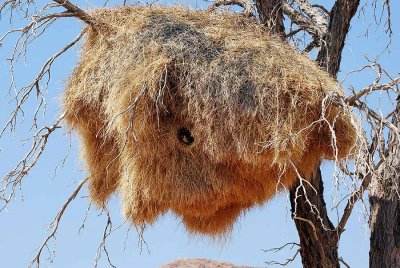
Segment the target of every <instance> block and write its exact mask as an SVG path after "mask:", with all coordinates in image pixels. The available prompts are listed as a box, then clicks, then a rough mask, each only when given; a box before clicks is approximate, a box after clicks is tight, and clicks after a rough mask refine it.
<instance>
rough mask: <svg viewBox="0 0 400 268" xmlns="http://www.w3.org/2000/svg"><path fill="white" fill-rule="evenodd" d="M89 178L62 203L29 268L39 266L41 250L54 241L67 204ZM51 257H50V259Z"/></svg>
mask: <svg viewBox="0 0 400 268" xmlns="http://www.w3.org/2000/svg"><path fill="white" fill-rule="evenodd" d="M88 179H89V178H85V179H83V180H82V181H81V182H80V183H79V184H78V187H76V189H75V190H74V191H73V192H72V194H71V195H70V197H69V198H68V199H67V201H66V202H65V203H64V205H63V206H62V207H61V210H60V211H59V212H58V213H57V215H56V217H55V219H54V220H53V221H52V222H51V224H50V228H51V227H52V228H53V229H52V231H51V233H50V235H49V236H47V238H46V239H45V240H44V241H43V243H42V245H41V246H40V247H39V248H38V250H37V254H36V256H35V258H34V259H33V260H32V261H31V263H30V265H29V267H32V266H33V265H35V264H36V267H39V266H40V258H41V255H42V252H43V249H45V248H48V242H49V241H50V239H56V233H57V231H58V227H59V226H60V222H61V219H62V217H63V215H64V212H65V210H66V209H67V207H68V206H69V204H70V203H71V202H72V200H74V199H75V198H76V196H77V195H78V193H79V191H80V190H81V189H82V186H83V185H85V183H86V182H87V181H88ZM51 258H52V256H50V259H51Z"/></svg>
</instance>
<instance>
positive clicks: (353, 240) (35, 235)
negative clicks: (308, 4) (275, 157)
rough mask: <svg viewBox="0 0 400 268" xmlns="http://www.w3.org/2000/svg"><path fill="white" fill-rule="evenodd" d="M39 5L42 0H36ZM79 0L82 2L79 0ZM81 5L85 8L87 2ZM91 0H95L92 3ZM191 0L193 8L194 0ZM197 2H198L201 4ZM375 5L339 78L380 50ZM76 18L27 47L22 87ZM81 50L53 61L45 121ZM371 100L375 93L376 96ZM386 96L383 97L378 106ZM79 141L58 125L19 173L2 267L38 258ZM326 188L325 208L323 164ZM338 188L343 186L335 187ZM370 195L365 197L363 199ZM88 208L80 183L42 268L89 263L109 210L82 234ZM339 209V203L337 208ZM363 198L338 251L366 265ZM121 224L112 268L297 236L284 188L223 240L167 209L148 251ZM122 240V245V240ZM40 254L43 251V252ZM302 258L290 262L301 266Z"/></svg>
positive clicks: (255, 250)
mask: <svg viewBox="0 0 400 268" xmlns="http://www.w3.org/2000/svg"><path fill="white" fill-rule="evenodd" d="M39 2H43V1H39ZM82 2H83V1H82ZM84 3H85V4H81V6H83V7H90V6H91V5H89V4H88V3H86V1H85V2H84ZM91 3H93V2H91ZM192 5H195V4H193V3H192ZM199 5H201V4H199ZM371 5H372V3H367V7H366V13H365V14H361V15H360V16H357V17H356V18H355V19H354V21H353V23H352V28H351V31H350V34H349V37H348V41H347V43H346V47H345V49H344V52H343V60H342V68H341V73H340V75H339V78H343V77H344V74H345V73H347V72H349V71H351V70H353V69H356V68H359V67H361V66H363V65H365V64H366V60H365V58H364V56H366V55H368V57H369V58H370V59H374V58H375V57H376V56H377V55H379V54H380V52H381V51H382V50H383V49H384V48H385V46H386V45H387V43H388V37H387V35H386V34H384V33H383V28H384V26H383V25H382V26H378V27H376V26H375V25H374V22H373V16H372V14H371V13H370V10H371V8H372V7H371ZM399 12H400V3H399V2H398V1H393V3H392V19H393V21H392V24H393V32H394V33H393V37H392V44H391V45H390V53H385V54H384V55H382V56H381V57H380V58H379V62H380V63H381V64H382V65H383V66H384V67H385V68H386V69H387V70H388V71H389V72H391V73H393V74H396V73H398V72H399V70H400V68H399V67H400V63H399V62H400V61H399V60H400V55H399V52H400V51H399V49H398V47H399V41H400V31H399V30H400V29H399V27H400V14H399ZM81 26H82V25H81V24H80V23H79V22H77V21H75V20H74V19H65V20H60V21H59V22H57V23H56V24H55V25H53V26H52V27H51V28H50V29H49V31H48V33H46V34H45V36H43V37H42V38H40V39H38V40H37V41H36V42H34V43H32V44H31V46H30V49H29V53H28V56H27V61H26V63H24V62H22V63H21V64H18V65H17V68H16V75H17V78H18V83H19V85H20V86H21V85H24V84H26V83H27V82H29V81H30V80H32V78H33V77H34V75H35V74H36V73H37V72H38V70H39V68H40V66H41V64H42V63H43V62H44V61H45V60H46V59H47V58H48V57H49V56H50V55H52V54H53V53H55V52H57V51H58V50H59V49H60V48H62V47H63V45H64V44H66V43H67V42H68V41H69V40H71V39H73V38H74V37H75V36H76V35H77V34H78V33H79V31H80V28H81ZM8 28H9V25H8V22H7V21H6V20H1V22H0V33H3V32H4V31H5V30H7V29H8ZM11 44H12V39H10V40H9V41H8V42H5V43H4V44H3V46H1V47H0V57H1V59H2V62H1V65H0V85H1V91H0V92H1V98H0V105H1V107H2V113H1V114H0V125H1V126H2V125H3V124H4V122H5V121H6V120H7V118H8V116H9V112H10V111H11V108H12V107H13V105H14V104H13V103H12V102H11V103H9V102H8V101H9V99H10V96H9V95H8V84H9V82H10V80H9V77H8V66H7V62H6V61H5V60H3V59H5V58H7V57H8V52H9V51H10V49H11ZM78 51H79V50H78V49H77V48H74V49H72V50H70V51H69V52H68V53H66V54H65V55H63V56H62V57H61V58H60V59H58V60H57V61H56V63H55V64H54V66H53V72H52V80H51V81H52V82H51V84H50V88H49V90H48V92H47V102H48V109H47V116H46V119H45V121H46V122H51V121H52V120H54V119H55V118H56V117H57V115H58V114H59V105H60V102H59V96H60V94H61V93H62V91H63V89H64V85H65V81H66V80H67V79H68V76H69V75H70V74H71V71H72V69H73V67H74V65H75V63H76V61H77V58H78ZM372 79H373V77H372V78H371V73H368V72H365V73H362V74H358V75H353V76H351V77H350V78H349V79H347V80H346V82H345V86H346V87H348V85H352V86H354V87H355V88H361V87H363V86H366V85H368V83H369V82H370V81H372ZM372 101H373V103H374V105H378V104H379V100H372ZM35 104H37V100H36V99H32V100H29V101H28V103H27V106H26V114H29V111H32V110H33V109H34V107H35ZM387 106H388V103H385V102H383V103H381V107H382V109H383V110H384V109H385V108H386V107H387ZM28 122H29V116H27V118H26V121H25V123H22V124H21V125H20V126H19V128H18V130H17V131H16V132H15V133H10V132H7V133H6V135H5V136H4V137H3V138H2V139H0V148H2V151H0V175H1V177H2V176H4V175H5V174H6V172H7V171H8V170H9V169H10V168H11V167H12V166H13V165H15V164H16V163H17V161H18V160H19V159H20V158H21V157H22V156H23V154H24V153H25V152H26V150H27V149H28V146H29V143H27V144H26V145H25V146H23V142H22V140H23V139H24V138H27V137H29V134H28V132H27V131H28V130H29V125H28V124H27V123H28ZM70 140H72V143H71V148H70V150H69V155H68V157H67V159H66V161H65V164H64V166H63V167H62V168H60V169H59V170H58V172H57V174H56V176H54V167H55V166H57V165H58V164H59V163H60V161H61V160H62V159H63V158H64V156H65V154H66V153H67V151H68V148H69V142H70ZM78 148H79V146H78V143H77V138H76V137H75V136H74V135H72V136H71V135H69V134H68V133H66V132H65V130H61V131H59V132H57V133H56V134H55V135H52V137H51V138H50V140H49V144H48V149H47V150H46V152H45V153H44V155H43V157H42V159H41V160H40V161H39V163H38V165H37V166H36V167H35V168H34V169H33V170H32V172H31V173H30V174H29V176H27V177H26V178H25V179H24V182H23V200H22V198H21V197H22V195H19V196H17V199H16V200H15V201H14V202H13V203H12V204H11V205H10V206H9V207H8V209H7V211H4V212H2V213H0V238H1V240H0V241H1V242H0V257H1V260H2V261H1V267H25V266H27V264H28V263H29V261H30V260H31V258H32V257H33V256H34V250H35V248H36V247H37V246H39V245H40V244H41V242H42V240H43V239H44V238H45V237H46V235H47V234H48V231H47V227H48V226H47V225H48V224H49V223H50V222H51V221H52V219H53V218H54V216H55V215H56V213H57V212H58V210H59V209H60V208H61V206H62V204H63V203H64V202H65V200H66V199H67V198H68V197H69V195H70V193H71V192H72V191H73V189H74V188H75V187H76V182H77V181H79V180H80V179H81V178H84V177H85V171H84V165H83V163H82V162H81V161H80V158H79V150H78ZM322 170H323V173H324V180H325V185H326V191H325V195H326V201H327V203H328V208H330V207H331V203H332V202H331V201H332V200H334V198H335V197H336V199H337V195H336V190H335V187H334V182H333V181H332V180H331V179H330V178H331V174H332V171H333V168H332V165H331V164H330V163H324V164H323V166H322ZM341 194H343V193H341ZM366 201H367V199H366ZM87 206H88V199H87V198H86V189H84V191H82V192H81V194H80V195H79V196H78V198H77V199H76V200H75V201H73V203H72V204H71V206H70V207H69V208H68V209H67V211H66V212H65V215H64V217H63V219H62V222H61V226H60V229H59V232H58V233H57V240H56V242H55V243H50V245H51V246H52V248H51V250H55V259H54V262H53V263H47V262H45V263H43V267H47V266H49V267H76V268H78V267H91V266H92V265H93V263H94V258H95V256H96V250H97V247H98V246H99V243H100V241H101V237H102V232H103V228H104V226H105V223H106V220H107V219H106V217H104V215H99V211H98V210H96V209H95V208H92V209H91V210H90V213H89V215H88V218H87V221H86V224H85V228H84V229H83V230H81V231H80V233H79V232H78V231H79V229H80V227H81V224H82V220H83V218H84V216H85V211H86V208H87ZM341 211H342V209H340V210H339V212H341ZM110 212H111V214H112V217H113V219H114V220H113V222H114V225H113V227H117V226H118V225H119V224H120V223H121V222H123V221H124V220H123V218H122V217H121V213H120V204H119V199H118V197H117V196H114V197H113V199H112V201H111V203H110ZM330 214H331V216H332V220H333V221H334V222H336V221H337V216H336V210H330ZM365 215H366V214H365V212H364V211H363V208H362V206H361V205H358V206H357V207H356V209H355V211H354V213H353V215H352V216H351V218H350V221H349V222H348V224H347V229H346V231H345V233H344V235H343V237H342V240H341V244H340V255H341V256H342V257H343V258H344V259H345V260H346V262H347V263H349V264H350V265H351V267H367V266H368V250H369V236H368V228H367V225H368V223H367V220H368V219H367V218H366V217H365ZM126 231H127V226H123V227H122V228H121V229H118V230H117V231H116V232H114V233H113V235H112V236H111V237H110V238H109V240H108V241H107V247H108V249H109V251H110V254H111V260H112V262H113V264H115V265H116V266H118V267H143V268H147V267H149V268H150V267H158V266H159V265H161V264H165V263H167V262H170V261H171V260H174V259H176V258H211V259H216V260H223V261H228V262H233V263H235V264H241V265H252V266H257V267H265V266H266V265H265V261H268V260H280V261H284V260H285V258H289V257H291V256H292V254H294V250H292V251H291V252H289V251H284V252H282V253H274V254H273V253H266V252H264V251H263V250H266V249H270V248H274V247H279V246H281V245H282V244H285V243H287V242H298V236H297V233H296V230H295V227H294V224H293V221H292V220H291V218H290V204H289V201H288V198H287V193H285V192H283V193H281V194H279V195H278V196H277V197H275V198H274V199H273V200H271V201H270V202H268V203H267V204H265V205H264V206H263V207H259V208H254V209H253V210H251V211H250V212H248V213H247V214H246V215H244V216H242V217H241V219H240V220H239V222H238V223H237V225H236V227H235V229H234V232H233V233H232V234H231V235H230V237H228V238H227V239H226V240H224V241H212V240H210V239H208V238H204V237H193V236H191V235H189V234H188V233H187V232H186V231H185V230H184V227H183V226H182V224H181V223H180V221H179V219H176V218H175V217H174V216H173V215H170V214H168V215H166V216H164V217H162V218H160V219H159V221H158V222H157V223H156V224H154V225H153V226H150V227H149V228H148V229H147V230H146V231H145V233H144V239H145V241H146V243H147V248H146V247H144V248H143V250H142V251H141V250H140V247H139V246H138V235H137V233H136V232H135V231H132V232H131V233H130V236H129V237H128V239H126ZM125 240H126V245H125V243H124V241H125ZM46 253H47V252H45V255H44V257H46ZM299 261H300V259H299V258H298V259H297V262H294V263H293V264H292V265H290V266H289V267H299V266H300V262H299ZM106 265H107V264H106V258H105V256H103V258H101V260H100V263H99V267H106Z"/></svg>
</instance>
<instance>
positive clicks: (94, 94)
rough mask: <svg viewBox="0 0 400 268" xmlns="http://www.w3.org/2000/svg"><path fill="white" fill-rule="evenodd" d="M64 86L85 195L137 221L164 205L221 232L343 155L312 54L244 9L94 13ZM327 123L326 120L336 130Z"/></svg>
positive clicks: (347, 135) (201, 228) (332, 88)
mask: <svg viewBox="0 0 400 268" xmlns="http://www.w3.org/2000/svg"><path fill="white" fill-rule="evenodd" d="M91 16H92V17H93V18H95V19H96V20H98V21H100V22H101V24H99V25H101V27H100V26H98V28H96V29H92V28H90V27H89V29H88V36H87V40H86V42H85V44H84V46H83V49H82V56H81V60H80V62H79V64H78V66H77V67H76V68H75V70H74V73H73V75H72V76H71V78H70V80H69V83H68V86H67V89H66V91H65V94H64V110H65V111H66V112H67V116H66V120H67V123H68V125H69V126H70V127H71V128H73V129H75V130H76V131H77V132H78V133H79V135H80V137H81V139H82V153H83V158H84V159H85V161H86V163H87V167H88V171H89V173H90V184H89V192H90V197H91V199H92V200H93V201H94V202H96V203H97V204H99V205H102V204H104V203H105V202H106V201H107V200H108V198H109V196H110V194H112V193H113V192H118V193H119V194H120V195H121V198H122V203H123V207H124V214H125V215H126V217H128V218H130V219H131V221H132V222H133V223H134V224H136V225H145V224H150V223H153V222H154V221H155V220H156V219H157V217H158V216H160V215H162V214H164V213H166V212H167V211H172V212H173V213H175V214H176V215H177V216H178V217H180V218H181V219H182V222H183V223H184V224H185V226H186V227H187V228H188V230H189V231H191V232H197V233H203V234H208V235H211V236H218V235H222V234H224V233H226V232H228V231H230V230H231V229H232V227H233V224H234V223H235V221H236V219H237V218H238V217H239V215H240V214H241V213H243V212H245V211H246V210H248V209H250V208H252V207H254V206H256V205H261V204H264V203H265V202H266V201H267V200H269V199H270V198H272V197H273V196H274V195H275V194H276V192H277V191H278V190H280V189H283V188H289V187H291V185H293V183H294V182H295V181H296V179H297V177H298V175H299V174H300V175H301V176H303V177H304V178H308V177H310V175H311V173H312V172H313V171H314V169H315V167H316V166H317V165H318V164H319V163H320V162H321V160H323V159H334V160H340V159H342V158H344V157H347V156H348V155H349V154H350V152H351V150H352V147H353V145H354V144H355V140H356V134H355V128H354V126H353V123H352V114H351V112H350V111H348V110H347V109H344V108H343V107H342V106H340V105H338V104H337V103H335V102H334V101H332V100H333V98H331V97H332V96H335V95H342V94H343V93H342V90H341V88H340V85H339V84H338V83H337V82H336V81H335V80H334V79H333V78H331V77H330V76H329V75H328V74H327V73H326V72H324V71H323V70H321V69H320V68H319V67H318V66H317V65H316V64H315V62H313V61H312V60H310V59H309V58H308V57H307V56H305V55H302V54H301V53H299V52H298V51H296V50H295V49H293V48H292V47H290V46H289V45H288V44H286V43H284V42H282V41H281V40H279V39H275V38H274V37H271V36H269V35H268V33H267V32H266V31H265V30H264V28H263V27H262V26H260V25H258V24H257V23H255V22H254V21H252V20H251V19H249V18H245V17H243V16H240V15H228V14H211V13H205V12H197V11H191V10H185V9H181V8H156V7H153V8H143V7H130V8H118V9H100V10H95V11H93V12H92V13H91ZM332 129H335V130H336V131H335V133H332Z"/></svg>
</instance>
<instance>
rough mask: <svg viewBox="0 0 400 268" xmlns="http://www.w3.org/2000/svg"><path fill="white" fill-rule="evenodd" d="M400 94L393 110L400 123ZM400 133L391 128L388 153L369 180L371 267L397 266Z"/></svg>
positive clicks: (399, 248)
mask: <svg viewBox="0 0 400 268" xmlns="http://www.w3.org/2000/svg"><path fill="white" fill-rule="evenodd" d="M399 98H400V97H398V102H397V107H396V110H395V112H394V114H393V124H394V125H395V126H397V127H398V128H399V127H400V99H399ZM399 135H400V133H394V131H391V133H390V136H389V143H388V149H389V155H388V157H387V159H386V163H385V164H384V165H383V167H382V168H381V169H380V170H379V171H380V172H379V175H380V176H378V177H377V178H373V179H372V181H371V189H370V192H369V202H370V205H371V215H370V228H371V239H370V252H369V264H370V267H371V268H378V267H379V268H386V267H387V268H389V267H393V268H394V267H400V199H399V198H400V185H399V184H400V142H399Z"/></svg>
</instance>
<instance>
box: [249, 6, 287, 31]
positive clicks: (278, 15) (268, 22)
mask: <svg viewBox="0 0 400 268" xmlns="http://www.w3.org/2000/svg"><path fill="white" fill-rule="evenodd" d="M281 3H282V0H255V4H256V8H257V12H258V15H259V17H260V22H261V23H262V24H264V25H265V26H266V27H267V29H268V30H269V31H270V33H272V34H275V35H278V36H281V37H283V35H284V33H285V28H284V25H283V13H282V7H281Z"/></svg>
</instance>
